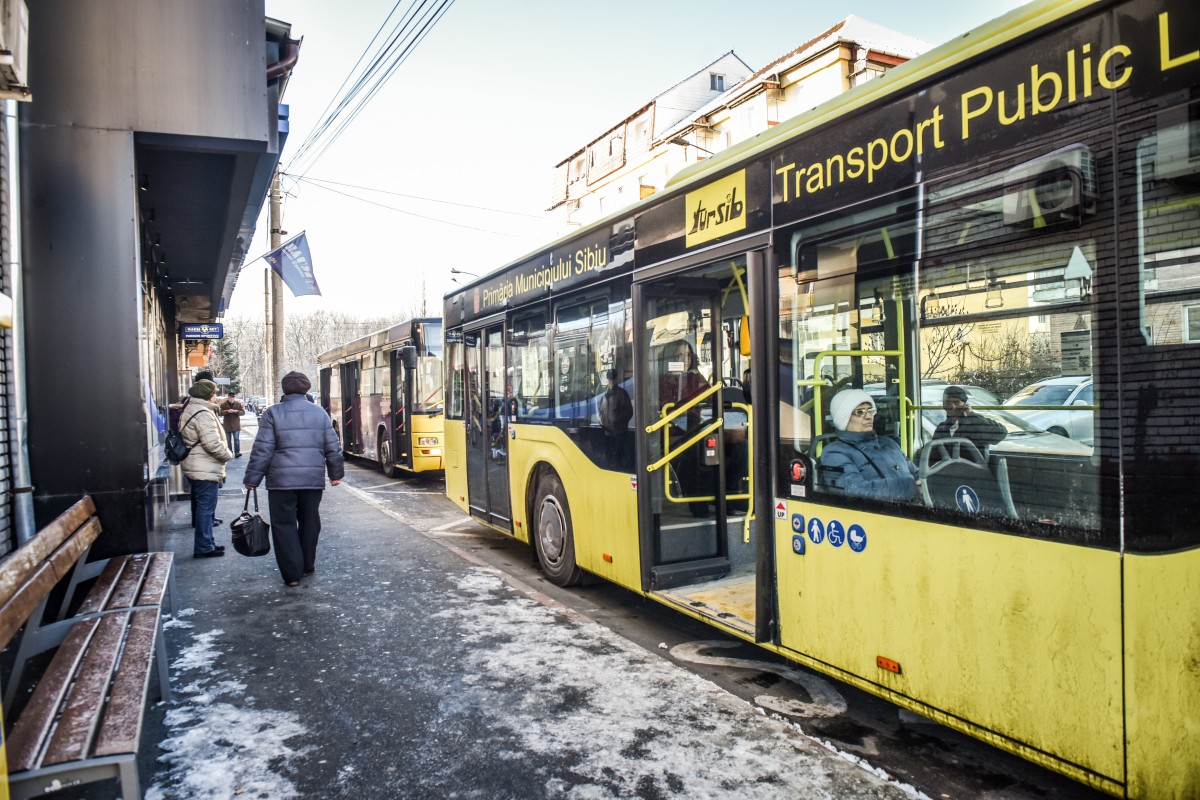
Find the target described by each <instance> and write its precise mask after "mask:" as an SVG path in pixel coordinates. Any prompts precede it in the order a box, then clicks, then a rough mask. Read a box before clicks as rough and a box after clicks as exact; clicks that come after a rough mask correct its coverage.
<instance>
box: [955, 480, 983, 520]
mask: <svg viewBox="0 0 1200 800" xmlns="http://www.w3.org/2000/svg"><path fill="white" fill-rule="evenodd" d="M954 502H956V503H958V510H959V511H964V512H966V513H967V514H978V513H979V495H977V494H976V493H975V490H974V489H972V488H971V487H970V486H967V485H966V484H965V483H964V484H963V485H962V486H959V487H958V488H957V489H955V490H954Z"/></svg>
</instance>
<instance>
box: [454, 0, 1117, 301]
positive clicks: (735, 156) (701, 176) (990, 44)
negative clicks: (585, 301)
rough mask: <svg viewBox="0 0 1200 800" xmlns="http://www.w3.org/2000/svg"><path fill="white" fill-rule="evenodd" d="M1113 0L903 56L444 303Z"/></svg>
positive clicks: (1029, 12)
mask: <svg viewBox="0 0 1200 800" xmlns="http://www.w3.org/2000/svg"><path fill="white" fill-rule="evenodd" d="M1115 2H1117V0H1035V2H1031V3H1028V4H1026V5H1023V6H1020V7H1019V8H1016V9H1013V10H1012V11H1010V12H1008V13H1006V14H1003V15H1002V16H999V17H997V18H995V19H993V20H991V21H990V22H986V23H984V24H983V25H980V26H978V27H976V28H974V29H972V30H970V31H967V32H966V33H963V34H961V35H960V36H957V37H955V38H954V39H951V40H950V41H948V42H945V43H944V44H941V45H938V46H937V47H934V48H933V49H932V50H929V51H928V52H926V53H923V54H921V55H919V56H917V57H915V58H913V59H911V60H909V61H906V62H905V63H903V64H901V65H899V66H897V67H895V68H893V69H891V70H889V71H888V72H887V73H885V74H884V75H883V76H882V77H879V78H875V79H873V80H870V81H867V82H866V83H863V84H860V85H858V86H856V87H854V88H852V89H850V90H848V91H846V92H844V93H842V94H840V95H838V96H837V97H834V98H832V99H830V100H828V101H826V102H824V103H822V104H821V105H819V106H816V107H815V108H813V109H811V110H810V111H806V112H803V113H800V114H797V115H796V116H794V117H791V118H789V119H787V120H785V121H783V122H781V123H780V124H778V125H776V126H774V127H772V128H770V129H768V130H765V131H762V132H761V133H758V134H755V135H754V136H751V137H750V138H748V139H746V140H745V141H742V142H739V143H738V144H735V145H733V146H732V147H730V148H728V149H726V150H722V151H721V152H720V153H718V154H716V155H715V156H713V157H711V158H707V159H705V160H704V161H702V162H700V163H697V164H693V165H691V166H689V167H686V168H684V169H682V170H680V171H679V172H678V173H676V174H675V175H674V176H672V177H671V179H670V180H669V181H668V182H667V186H666V188H665V189H664V190H663V191H661V192H657V193H655V194H653V195H650V196H649V197H646V198H644V199H641V200H637V201H635V202H633V203H631V204H630V205H628V206H626V207H625V208H622V209H620V210H618V211H616V212H614V213H612V214H610V215H608V216H607V217H604V218H602V219H600V220H597V221H596V222H593V223H591V224H590V225H587V226H585V227H584V228H582V229H579V230H574V231H570V232H569V233H566V234H564V235H563V236H561V237H560V238H558V239H555V240H554V241H552V242H550V243H548V244H547V245H545V246H543V247H540V248H538V249H537V250H533V251H531V252H529V253H527V254H525V255H523V256H521V257H519V258H517V259H515V260H513V261H510V262H508V263H507V264H504V265H503V266H500V267H497V268H496V269H494V270H491V271H490V272H487V273H485V274H483V275H481V276H479V277H478V278H476V279H475V280H473V281H471V282H469V283H466V284H463V285H462V286H459V287H457V288H455V289H453V290H452V291H449V292H447V293H446V294H445V298H446V300H447V303H448V304H449V301H450V299H451V298H457V297H462V296H465V295H467V294H468V293H470V292H472V291H477V290H478V287H480V286H482V285H484V284H486V283H488V282H490V281H493V280H494V279H495V278H497V277H498V276H500V275H502V274H503V273H504V272H505V271H507V270H510V269H514V268H519V267H524V266H526V265H528V264H529V263H530V262H531V261H535V260H537V259H538V258H540V257H543V256H544V255H545V254H546V253H548V252H554V251H557V250H559V249H561V248H562V247H563V246H564V245H567V244H569V243H571V242H573V241H576V240H584V239H586V238H587V236H588V234H589V233H593V232H595V231H598V230H603V229H605V228H608V227H612V226H614V225H615V224H619V223H621V222H622V221H623V220H632V219H633V217H634V216H635V215H636V214H638V213H640V212H641V211H642V210H643V209H647V208H652V207H654V206H655V205H657V204H659V203H662V202H663V201H665V200H667V199H668V198H671V197H674V196H677V195H678V194H680V193H681V192H683V190H684V189H686V188H689V187H691V186H693V185H695V184H698V183H701V182H702V181H704V180H705V179H707V178H708V177H710V176H711V175H715V174H718V173H720V172H722V171H724V170H727V169H729V168H731V167H733V166H734V165H736V164H739V163H743V162H750V161H753V160H754V159H756V158H758V157H760V156H762V155H763V154H765V153H767V152H769V151H770V150H772V149H774V148H776V147H779V146H781V145H783V144H784V143H786V142H788V141H790V140H791V139H793V138H795V137H796V136H797V135H798V134H800V133H803V132H805V131H808V130H812V129H814V128H818V127H820V126H822V125H824V124H826V123H829V122H833V121H835V120H838V119H841V118H843V117H845V116H846V115H847V114H848V113H849V112H852V111H854V110H856V109H859V108H863V107H869V106H873V105H875V104H878V103H880V102H882V101H883V100H885V99H886V98H888V97H891V96H894V95H897V94H900V93H902V92H905V91H911V90H912V89H913V88H914V87H916V86H918V85H920V84H922V83H925V82H927V81H931V80H933V79H935V78H937V77H938V76H941V75H943V74H945V73H946V72H947V71H949V70H950V69H951V68H953V67H961V66H962V65H963V64H964V63H965V62H968V61H971V60H974V59H976V58H978V57H980V56H982V55H983V54H985V53H987V52H988V51H990V50H992V49H993V48H996V47H998V46H1000V45H1003V44H1007V43H1010V42H1014V41H1017V40H1019V39H1021V38H1023V37H1024V36H1025V35H1027V34H1029V33H1033V32H1037V31H1039V30H1042V29H1043V28H1044V27H1045V26H1048V25H1051V24H1053V23H1055V22H1057V21H1058V20H1060V19H1065V18H1067V17H1070V16H1073V15H1075V14H1078V13H1081V12H1083V11H1086V10H1088V9H1092V8H1095V7H1096V6H1101V5H1109V4H1114V3H1115Z"/></svg>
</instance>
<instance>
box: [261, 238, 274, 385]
mask: <svg viewBox="0 0 1200 800" xmlns="http://www.w3.org/2000/svg"><path fill="white" fill-rule="evenodd" d="M263 266H264V267H266V271H265V272H263V397H265V398H268V400H267V402H270V397H271V272H272V269H271V265H270V264H268V263H266V261H263Z"/></svg>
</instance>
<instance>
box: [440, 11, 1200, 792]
mask: <svg viewBox="0 0 1200 800" xmlns="http://www.w3.org/2000/svg"><path fill="white" fill-rule="evenodd" d="M1198 30H1200V5H1198V4H1196V3H1194V2H1184V0H1160V1H1159V2H1148V1H1147V0H1134V1H1133V2H1080V1H1075V2H1071V1H1070V0H1067V1H1063V0H1053V1H1052V2H1035V3H1031V4H1029V5H1027V6H1024V7H1022V8H1020V9H1018V10H1016V11H1014V12H1012V13H1010V14H1008V15H1006V16H1004V17H1001V18H999V19H997V20H995V21H993V22H991V23H989V24H987V25H984V26H982V27H981V28H979V29H977V30H974V31H972V32H970V33H969V34H967V35H964V36H962V37H960V38H958V39H956V40H954V41H953V42H950V43H948V44H946V45H944V46H942V47H939V48H937V49H935V50H933V51H931V52H929V53H928V54H926V55H924V56H922V57H920V58H917V59H915V60H913V61H911V62H909V63H907V64H905V65H903V66H901V67H899V68H897V69H895V70H893V71H891V72H889V73H888V74H887V76H886V77H884V78H881V79H878V80H874V81H871V82H868V83H866V84H864V85H861V86H859V87H857V88H855V89H853V90H851V91H849V92H848V93H846V94H845V95H843V96H841V97H839V98H838V99H835V100H833V101H831V102H829V103H826V104H825V105H822V106H820V107H818V108H815V109H813V110H812V111H810V112H807V113H805V114H803V115H801V116H799V117H796V118H794V119H791V120H788V121H786V122H783V123H782V124H780V125H778V126H776V127H774V128H773V129H771V130H770V131H767V132H764V133H762V134H760V135H758V136H756V137H754V138H752V139H750V140H748V141H746V142H743V143H741V144H739V145H737V146H735V147H733V148H732V149H730V150H727V151H725V152H723V153H721V154H719V155H717V156H716V157H714V158H711V159H709V160H707V161H705V162H703V163H702V164H698V165H695V166H694V167H691V168H689V169H688V170H686V171H685V172H683V173H681V174H679V175H678V176H676V178H675V179H674V180H673V182H672V184H671V185H669V186H668V188H667V189H666V190H665V191H663V192H661V193H659V194H656V195H654V196H652V197H649V198H646V199H645V200H642V201H641V202H640V203H638V204H637V205H634V206H632V207H630V208H628V209H626V210H624V211H622V212H620V213H617V214H614V215H612V216H610V217H608V218H606V219H604V220H602V221H600V222H598V223H596V224H594V225H592V226H590V227H588V228H585V229H583V230H580V231H578V232H575V233H572V234H571V235H569V236H568V237H565V238H563V239H561V240H559V241H555V242H553V243H550V244H548V245H547V246H546V247H544V248H542V249H540V250H538V251H535V252H533V253H531V254H530V255H528V256H527V257H524V258H521V259H519V260H517V261H514V262H512V263H510V264H508V265H505V266H502V267H499V268H497V269H496V270H495V271H493V272H491V273H489V274H486V275H484V276H483V277H482V278H480V279H479V280H477V281H475V282H474V283H472V284H470V285H467V286H465V287H463V288H462V289H461V290H456V291H455V292H454V293H452V294H449V295H447V297H446V301H445V309H444V317H443V319H444V322H445V325H446V384H447V387H448V396H447V413H446V417H447V428H446V490H447V493H448V495H449V497H450V498H451V499H452V500H453V501H454V502H456V503H457V504H459V505H460V506H461V507H462V508H463V509H464V510H465V511H466V512H467V513H469V514H470V515H471V516H472V517H473V518H475V519H477V520H479V521H481V522H484V523H486V524H488V525H490V526H492V527H493V528H495V529H497V530H500V531H504V532H507V533H509V534H511V535H512V536H513V537H515V538H517V539H519V540H521V541H525V542H528V543H529V544H530V545H531V546H532V547H533V548H534V549H535V552H536V556H537V559H538V560H539V562H540V564H541V567H542V569H543V570H544V573H545V575H546V576H547V578H548V579H549V580H551V581H553V582H555V583H557V584H560V585H564V586H569V585H572V584H575V583H578V582H579V580H580V579H581V578H582V577H583V575H584V574H585V573H588V574H591V575H595V576H599V577H601V578H604V579H607V580H610V581H613V582H615V583H617V584H620V585H622V586H625V587H628V588H629V589H631V590H634V591H636V592H640V593H643V594H644V595H645V596H647V597H649V598H652V599H654V600H656V601H659V602H661V603H664V604H666V605H668V606H671V607H673V608H675V609H678V610H679V611H680V612H681V613H684V614H688V615H691V616H693V617H696V618H699V619H702V620H704V621H707V622H708V623H710V624H712V625H713V626H714V627H716V628H720V629H722V630H723V631H725V632H727V633H729V634H732V635H734V636H738V637H741V638H742V639H744V640H746V641H748V642H755V643H758V644H759V645H761V646H762V647H764V648H767V649H769V650H772V651H774V652H776V653H779V654H782V655H783V656H786V657H788V658H790V659H793V660H794V661H796V662H798V663H801V664H803V665H805V666H808V667H811V668H813V669H815V670H819V671H821V672H823V673H826V674H828V675H831V676H834V677H836V678H838V679H840V680H842V681H845V682H847V683H850V684H852V685H854V686H857V687H859V688H862V689H864V690H867V691H870V692H873V693H875V694H877V695H879V696H881V697H885V698H888V699H890V700H891V701H893V702H895V703H896V704H898V705H900V706H902V707H904V708H906V709H909V710H912V711H915V712H917V713H919V714H923V715H925V716H927V717H930V718H932V719H935V720H937V721H939V722H941V723H943V724H945V725H948V726H950V727H952V728H956V729H958V730H961V731H964V732H967V733H969V734H971V735H974V736H976V737H979V738H980V739H983V740H985V741H987V742H990V743H992V744H993V745H995V746H997V747H1000V748H1003V749H1005V750H1008V751H1011V752H1013V753H1016V754H1019V755H1021V756H1024V757H1026V758H1028V759H1030V760H1032V761H1035V762H1037V763H1039V764H1042V765H1045V766H1047V767H1049V768H1051V769H1054V770H1058V771H1060V772H1062V773H1064V774H1066V775H1069V776H1071V777H1073V778H1075V779H1077V780H1079V781H1081V782H1083V783H1085V784H1088V785H1090V786H1093V787H1097V788H1099V789H1101V790H1103V791H1105V792H1108V793H1111V794H1113V795H1115V796H1127V797H1141V798H1166V797H1188V796H1191V797H1194V796H1196V792H1197V791H1198V787H1200V666H1198V665H1200V525H1198V523H1197V520H1198V519H1200V493H1197V492H1196V491H1195V488H1194V484H1195V481H1196V480H1197V477H1198V476H1200V425H1198V424H1197V420H1198V419H1200V50H1198V49H1197V46H1198V45H1200V39H1197V37H1196V31H1198ZM1064 387H1065V388H1064ZM1064 397H1066V398H1069V399H1068V400H1064V399H1063V398H1064ZM1005 401H1010V402H1008V403H1007V404H1006V402H1005ZM1064 402H1066V403H1067V404H1066V405H1064V404H1063V403H1064ZM985 429H986V430H985ZM987 431H990V433H988V432H987Z"/></svg>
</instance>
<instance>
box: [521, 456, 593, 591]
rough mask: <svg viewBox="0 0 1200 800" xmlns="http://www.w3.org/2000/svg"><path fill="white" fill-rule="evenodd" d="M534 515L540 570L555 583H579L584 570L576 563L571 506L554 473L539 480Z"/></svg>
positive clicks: (535, 542) (535, 540)
mask: <svg viewBox="0 0 1200 800" xmlns="http://www.w3.org/2000/svg"><path fill="white" fill-rule="evenodd" d="M533 517H534V520H535V522H536V526H537V527H536V528H535V530H534V539H533V541H534V547H535V548H536V549H537V557H538V562H539V563H540V564H541V565H542V571H543V572H545V573H546V577H547V578H549V579H550V582H551V583H553V584H555V585H557V586H576V585H578V584H579V582H580V581H582V580H583V570H581V569H580V568H579V567H578V566H576V564H575V537H574V535H573V534H572V533H571V509H570V508H569V507H568V506H567V493H566V492H565V491H563V486H562V481H560V480H559V479H558V476H557V475H555V474H554V473H549V474H548V475H546V476H545V477H544V478H542V480H541V482H540V483H539V484H538V490H537V503H536V504H535V505H534V508H533Z"/></svg>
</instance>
